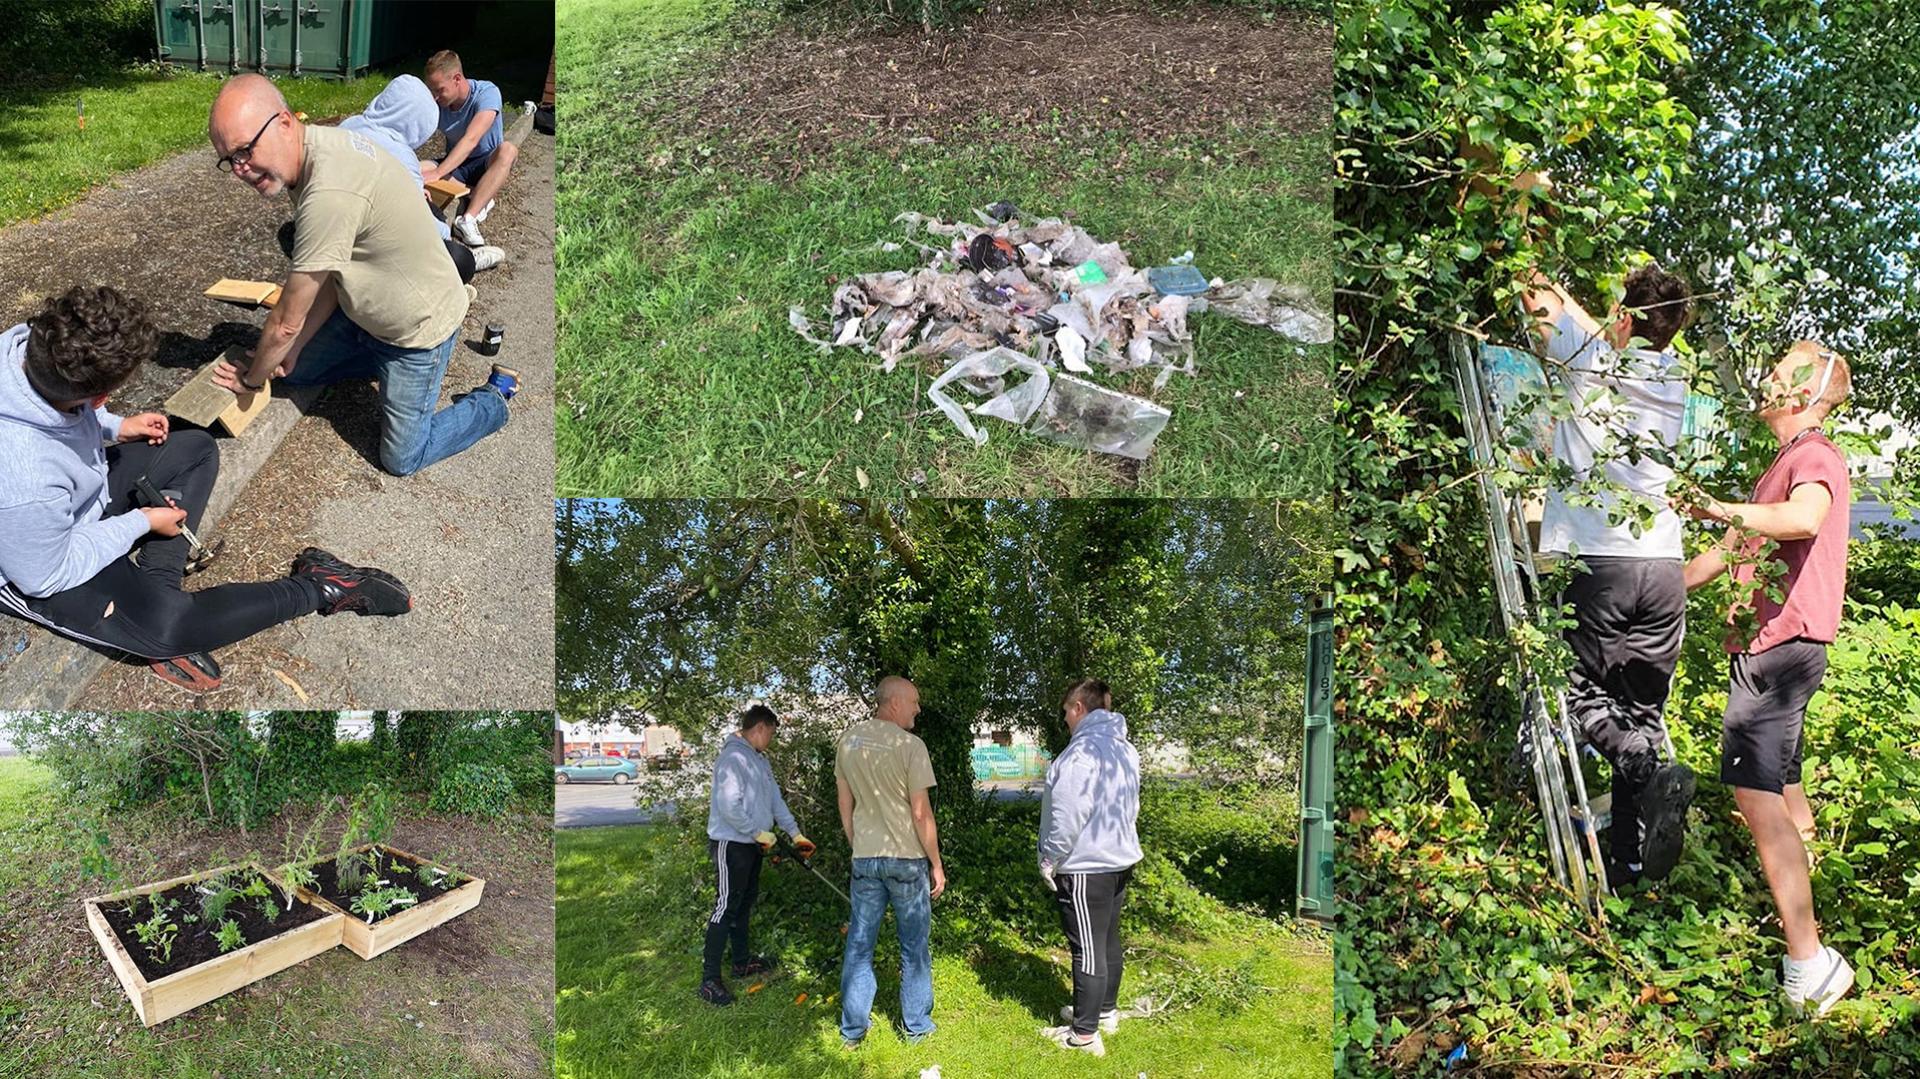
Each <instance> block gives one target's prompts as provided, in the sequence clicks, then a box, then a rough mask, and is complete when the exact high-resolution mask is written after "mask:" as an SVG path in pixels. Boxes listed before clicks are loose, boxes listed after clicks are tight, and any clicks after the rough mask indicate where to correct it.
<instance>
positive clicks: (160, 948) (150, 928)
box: [133, 897, 180, 964]
mask: <svg viewBox="0 0 1920 1079" xmlns="http://www.w3.org/2000/svg"><path fill="white" fill-rule="evenodd" d="M171 906H172V904H171V903H169V904H167V907H171ZM167 907H163V906H161V904H160V900H159V899H158V897H156V898H155V899H154V901H153V914H152V916H150V917H149V918H148V919H147V920H146V921H144V922H136V923H135V924H134V927H133V935H134V936H136V937H138V938H140V943H141V945H142V946H144V947H145V948H146V949H147V958H148V959H151V960H153V961H154V962H156V963H160V964H165V963H167V962H169V961H170V960H172V958H173V938H174V936H175V934H177V933H178V932H179V931H180V927H179V925H177V924H175V923H174V922H173V921H171V920H170V919H168V917H167Z"/></svg>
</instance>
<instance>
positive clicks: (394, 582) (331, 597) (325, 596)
mask: <svg viewBox="0 0 1920 1079" xmlns="http://www.w3.org/2000/svg"><path fill="white" fill-rule="evenodd" d="M293 576H295V577H307V578H309V579H311V580H312V581H313V582H314V583H316V584H318V585H319V586H320V613H321V614H326V615H332V614H339V613H340V612H342V611H352V612H353V613H354V614H358V615H369V614H380V615H388V616H392V615H400V614H406V613H407V612H408V611H411V610H413V596H411V595H410V594H408V592H407V586H406V585H404V584H401V583H400V578H398V577H395V576H394V575H393V574H391V573H387V572H386V571H384V570H377V569H368V568H366V567H364V566H350V565H348V564H347V563H345V562H342V561H340V560H339V559H338V558H335V557H334V556H333V555H330V554H328V553H327V552H325V551H323V550H321V549H320V548H318V547H308V548H307V549H305V550H303V551H301V552H300V553H299V554H297V555H295V556H294V558H293Z"/></svg>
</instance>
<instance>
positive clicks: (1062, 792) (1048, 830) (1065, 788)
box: [1040, 708, 1140, 873]
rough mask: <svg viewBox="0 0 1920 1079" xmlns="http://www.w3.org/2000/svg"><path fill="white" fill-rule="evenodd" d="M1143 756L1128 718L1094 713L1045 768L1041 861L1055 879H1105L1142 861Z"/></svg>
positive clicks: (1102, 710) (1081, 723) (1106, 713)
mask: <svg viewBox="0 0 1920 1079" xmlns="http://www.w3.org/2000/svg"><path fill="white" fill-rule="evenodd" d="M1139 816H1140V754H1139V753H1137V752H1135V750H1134V748H1133V743H1132V742H1129V741H1127V717H1125V716H1123V715H1121V714H1120V713H1118V712H1109V711H1107V710H1106V709H1104V708H1096V709H1094V710H1093V711H1091V712H1088V713H1087V715H1086V718H1084V719H1082V720H1081V721H1080V726H1079V727H1077V728H1075V729H1074V732H1073V737H1072V738H1071V739H1070V740H1068V742H1067V748H1065V749H1063V750H1061V751H1060V755H1059V756H1058V757H1055V758H1054V761H1053V763H1052V764H1051V765H1049V766H1048V767H1047V789H1046V793H1045V794H1043V795H1041V798H1040V861H1041V862H1042V863H1045V864H1051V865H1052V866H1053V868H1054V871H1055V872H1057V873H1107V872H1112V871H1114V870H1117V869H1125V868H1127V867H1128V866H1130V865H1133V864H1134V863H1136V862H1138V861H1139V860H1140V836H1139V834H1138V833H1137V832H1136V831H1135V830H1134V825H1135V822H1136V821H1137V820H1138V818H1139Z"/></svg>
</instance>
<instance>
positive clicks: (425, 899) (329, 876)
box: [313, 850, 467, 924]
mask: <svg viewBox="0 0 1920 1079" xmlns="http://www.w3.org/2000/svg"><path fill="white" fill-rule="evenodd" d="M395 862H399V863H400V864H402V865H405V866H407V867H408V871H407V872H406V873H394V872H392V871H391V870H390V869H389V868H388V867H389V866H391V865H392V864H393V863H395ZM419 864H420V863H419V862H415V861H410V860H408V859H405V858H396V857H394V856H393V855H392V854H390V853H388V852H387V851H385V850H381V851H380V852H378V853H376V854H375V855H374V871H373V873H372V875H371V876H370V877H369V878H368V879H369V880H385V881H386V882H387V884H389V885H392V886H394V887H396V888H405V889H406V890H407V891H409V892H412V893H413V895H414V898H415V899H417V900H418V902H416V903H414V904H412V905H411V906H405V907H398V908H396V909H394V910H391V911H388V912H387V913H386V914H376V915H374V917H373V922H375V923H377V922H383V921H385V920H386V919H387V918H388V916H389V915H393V914H398V913H400V911H403V910H412V909H413V908H414V907H419V906H425V905H426V904H427V903H429V902H431V901H433V900H434V899H437V898H439V897H440V896H443V895H445V894H447V893H448V892H450V891H453V888H451V887H447V886H445V885H444V884H441V885H433V884H426V883H423V882H422V881H421V880H420V878H419V877H418V876H417V875H416V874H415V873H414V872H413V867H415V866H418V865H419ZM442 868H445V867H442ZM313 875H314V876H316V877H318V878H319V879H320V883H319V885H318V886H317V887H315V888H314V891H317V892H319V893H320V894H321V895H323V896H325V897H326V898H327V901H328V902H330V903H332V904H333V905H334V906H336V907H339V908H340V909H341V910H344V911H347V912H348V913H349V914H352V912H353V899H354V897H355V896H356V895H358V894H359V893H358V892H349V891H344V890H342V889H341V887H340V878H339V867H338V865H337V863H336V861H335V860H334V859H332V858H329V859H327V860H326V861H323V862H316V863H314V866H313ZM429 875H431V874H429ZM440 879H441V880H442V881H445V880H446V878H445V877H442V878H440ZM466 881H467V877H466V876H465V875H464V874H462V876H461V879H460V882H461V883H462V884H464V883H466ZM455 887H457V885H456V886H455ZM353 917H355V918H358V919H360V920H361V921H362V922H366V921H367V916H366V915H364V914H353ZM368 924H373V923H368Z"/></svg>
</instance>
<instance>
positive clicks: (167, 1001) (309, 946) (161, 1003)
mask: <svg viewBox="0 0 1920 1079" xmlns="http://www.w3.org/2000/svg"><path fill="white" fill-rule="evenodd" d="M235 870H252V871H253V872H256V873H259V874H260V875H261V876H264V877H266V878H267V879H268V880H272V879H273V877H272V876H271V875H270V874H268V873H267V872H266V871H265V870H264V869H261V868H260V867H259V866H257V865H254V864H253V863H251V862H248V863H245V864H242V865H230V866H223V867H222V868H219V869H209V870H207V871H206V872H204V873H191V874H188V875H187V876H184V877H174V878H173V879H171V880H163V881H160V882H158V883H155V884H143V885H141V886H140V887H138V888H129V889H127V890H126V891H123V892H114V893H113V894H111V895H97V896H93V897H92V898H90V899H83V900H81V901H80V902H81V904H82V905H83V906H84V907H85V908H86V912H87V928H89V929H91V930H92V931H93V939H94V940H95V941H96V942H97V943H98V944H99V945H100V951H101V952H102V953H103V954H104V955H106V957H107V965H108V966H110V967H112V968H113V974H114V977H116V978H118V979H120V988H122V989H124V990H125V991H126V994H127V999H128V1000H129V1001H131V1002H132V1004H133V1011H134V1014H136V1015H138V1016H139V1017H140V1023H141V1025H142V1026H149V1027H150V1026H154V1025H156V1024H159V1023H164V1022H166V1021H167V1020H169V1019H172V1018H173V1017H174V1016H176V1015H179V1014H181V1013H182V1012H187V1011H191V1010H193V1009H194V1008H198V1007H199V1006H200V1005H202V1004H205V1003H206V1002H207V1001H209V1000H213V999H215V998H216V997H223V996H226V995H227V994H228V993H231V992H233V991H234V990H235V989H240V988H243V987H245V986H248V985H252V984H253V983H254V982H257V981H259V980H260V979H262V978H265V977H267V976H268V975H271V974H278V973H279V972H280V971H283V970H285V969H287V968H288V967H290V966H293V965H294V964H296V963H301V962H305V961H306V960H308V959H311V958H313V957H314V956H316V955H319V954H320V953H321V952H324V951H327V950H329V949H331V948H333V947H334V946H335V945H338V944H339V943H340V939H341V933H342V931H343V930H344V929H345V928H346V923H347V922H348V921H349V920H350V919H348V918H347V916H346V915H344V914H341V913H339V912H338V911H334V910H333V909H332V908H330V907H326V906H321V907H320V909H321V910H322V911H323V912H325V913H323V914H322V916H321V917H320V918H318V919H316V920H314V921H311V922H308V923H307V924H305V925H302V926H297V927H295V928H293V929H289V930H287V931H286V932H284V933H281V934H280V935H278V936H273V937H268V938H267V939H266V940H263V941H259V942H257V943H254V944H249V945H247V946H246V947H244V948H241V949H238V950H237V951H231V952H228V953H227V954H225V955H222V956H217V957H215V958H213V959H209V960H207V961H206V962H204V963H200V964H198V965H196V966H191V967H188V968H187V969H186V970H182V971H177V972H175V973H173V974H169V975H167V976H166V977H164V978H161V979H160V980H159V981H155V982H150V981H147V979H146V976H145V975H144V974H141V973H140V967H139V965H138V964H136V963H135V962H134V961H133V956H131V955H128V954H127V949H126V946H125V945H123V944H122V943H121V942H120V937H119V935H118V934H116V933H115V932H114V931H113V926H111V925H109V924H107V916H106V914H105V912H103V911H102V910H101V909H100V908H101V907H102V906H103V905H104V904H107V903H117V902H120V901H121V900H125V899H132V898H134V897H136V896H142V895H147V894H149V893H152V892H164V891H166V890H167V889H168V888H173V887H177V886H179V885H182V884H191V883H193V882H194V881H197V880H204V879H206V878H207V877H212V876H216V875H218V874H221V873H231V872H233V871H235Z"/></svg>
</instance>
